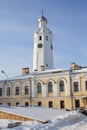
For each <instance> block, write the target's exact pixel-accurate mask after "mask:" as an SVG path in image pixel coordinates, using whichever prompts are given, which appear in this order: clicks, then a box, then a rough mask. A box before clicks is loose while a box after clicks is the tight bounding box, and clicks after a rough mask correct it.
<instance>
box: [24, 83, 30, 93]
mask: <svg viewBox="0 0 87 130" xmlns="http://www.w3.org/2000/svg"><path fill="white" fill-rule="evenodd" d="M24 94H25V95H27V94H29V86H28V85H26V86H24Z"/></svg>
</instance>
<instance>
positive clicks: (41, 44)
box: [33, 12, 53, 71]
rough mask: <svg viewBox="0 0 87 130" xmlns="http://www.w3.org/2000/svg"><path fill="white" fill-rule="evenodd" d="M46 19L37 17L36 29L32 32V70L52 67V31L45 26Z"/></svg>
mask: <svg viewBox="0 0 87 130" xmlns="http://www.w3.org/2000/svg"><path fill="white" fill-rule="evenodd" d="M47 23H48V22H47V19H46V18H45V17H44V16H43V12H42V16H41V17H40V18H39V19H38V29H37V30H36V31H35V32H34V50H33V71H35V70H37V71H40V67H41V66H44V70H47V69H53V45H52V31H50V30H49V29H48V28H47Z"/></svg>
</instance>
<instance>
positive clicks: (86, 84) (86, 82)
mask: <svg viewBox="0 0 87 130" xmlns="http://www.w3.org/2000/svg"><path fill="white" fill-rule="evenodd" d="M85 90H87V81H85Z"/></svg>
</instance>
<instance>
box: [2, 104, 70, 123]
mask: <svg viewBox="0 0 87 130" xmlns="http://www.w3.org/2000/svg"><path fill="white" fill-rule="evenodd" d="M0 111H4V112H7V113H12V114H16V115H20V116H24V117H28V118H31V119H35V120H38V121H43V122H45V121H48V120H51V119H53V118H55V117H57V116H60V115H63V114H66V113H68V112H66V111H64V110H58V109H53V108H44V107H12V106H11V107H9V106H0Z"/></svg>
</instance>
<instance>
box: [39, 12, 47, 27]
mask: <svg viewBox="0 0 87 130" xmlns="http://www.w3.org/2000/svg"><path fill="white" fill-rule="evenodd" d="M38 24H39V28H46V25H47V19H46V18H45V17H44V16H43V12H42V16H41V17H40V18H39V19H38Z"/></svg>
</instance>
